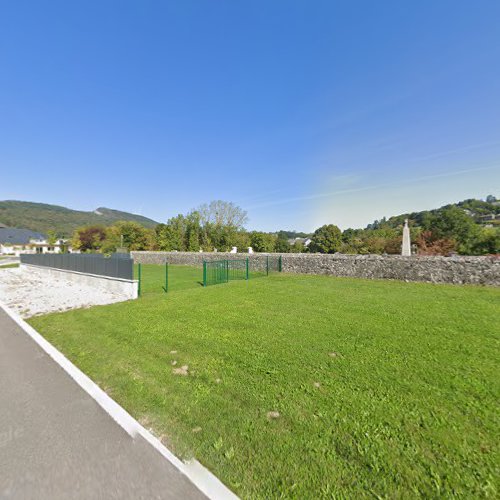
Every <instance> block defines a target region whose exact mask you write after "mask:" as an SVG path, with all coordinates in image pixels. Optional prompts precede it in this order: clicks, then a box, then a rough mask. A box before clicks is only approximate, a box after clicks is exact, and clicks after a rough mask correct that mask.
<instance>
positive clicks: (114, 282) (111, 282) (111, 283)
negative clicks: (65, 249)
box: [20, 264, 139, 300]
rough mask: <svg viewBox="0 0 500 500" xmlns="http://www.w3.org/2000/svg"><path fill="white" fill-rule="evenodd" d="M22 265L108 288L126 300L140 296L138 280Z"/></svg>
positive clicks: (67, 278) (100, 287) (107, 289)
mask: <svg viewBox="0 0 500 500" xmlns="http://www.w3.org/2000/svg"><path fill="white" fill-rule="evenodd" d="M20 267H26V268H30V267H33V268H35V269H39V270H43V271H44V272H47V273H49V274H50V275H52V276H54V277H57V278H60V279H65V280H68V281H74V282H77V283H82V284H85V285H89V286H92V287H95V288H98V289H100V290H106V291H109V292H112V293H115V294H117V295H120V296H123V298H124V300H130V299H136V298H137V297H138V291H139V284H138V281H137V280H125V279H122V278H113V277H111V276H99V275H97V274H86V273H79V272H77V271H67V270H64V269H55V268H53V267H46V266H34V265H32V264H21V265H20Z"/></svg>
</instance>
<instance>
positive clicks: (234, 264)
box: [203, 256, 281, 286]
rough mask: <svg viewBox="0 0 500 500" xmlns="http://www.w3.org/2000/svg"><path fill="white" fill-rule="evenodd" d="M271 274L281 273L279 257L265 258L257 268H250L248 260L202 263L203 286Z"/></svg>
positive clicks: (253, 266)
mask: <svg viewBox="0 0 500 500" xmlns="http://www.w3.org/2000/svg"><path fill="white" fill-rule="evenodd" d="M252 264H253V263H252ZM272 272H281V256H266V259H265V261H264V262H262V261H261V262H259V265H258V266H255V265H252V266H251V265H250V261H249V259H248V258H246V259H233V260H231V259H224V260H210V261H203V286H210V285H219V284H221V283H228V282H229V281H232V280H248V279H250V278H251V277H253V276H255V277H257V276H262V275H265V276H269V274H270V273H272Z"/></svg>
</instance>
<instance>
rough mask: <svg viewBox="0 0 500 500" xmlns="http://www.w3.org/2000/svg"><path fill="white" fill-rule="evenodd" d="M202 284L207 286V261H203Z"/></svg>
mask: <svg viewBox="0 0 500 500" xmlns="http://www.w3.org/2000/svg"><path fill="white" fill-rule="evenodd" d="M203 286H207V263H206V261H203Z"/></svg>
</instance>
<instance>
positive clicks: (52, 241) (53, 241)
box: [47, 229, 57, 245]
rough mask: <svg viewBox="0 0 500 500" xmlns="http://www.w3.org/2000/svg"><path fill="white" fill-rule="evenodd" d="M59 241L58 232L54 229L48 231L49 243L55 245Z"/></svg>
mask: <svg viewBox="0 0 500 500" xmlns="http://www.w3.org/2000/svg"><path fill="white" fill-rule="evenodd" d="M56 241H57V233H56V232H55V231H54V230H53V229H49V230H48V231H47V243H48V244H49V245H55V244H56Z"/></svg>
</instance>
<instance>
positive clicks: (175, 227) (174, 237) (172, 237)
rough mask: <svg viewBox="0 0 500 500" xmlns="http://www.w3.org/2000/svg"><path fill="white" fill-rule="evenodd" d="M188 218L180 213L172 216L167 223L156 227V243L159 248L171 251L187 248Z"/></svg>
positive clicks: (180, 250)
mask: <svg viewBox="0 0 500 500" xmlns="http://www.w3.org/2000/svg"><path fill="white" fill-rule="evenodd" d="M186 226H187V222H186V218H185V217H184V216H183V215H181V214H179V215H177V217H172V218H171V219H169V220H168V221H167V223H166V224H158V226H157V227H156V244H157V246H158V249H159V250H162V251H164V252H171V251H172V250H177V251H179V252H182V251H184V250H186Z"/></svg>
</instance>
